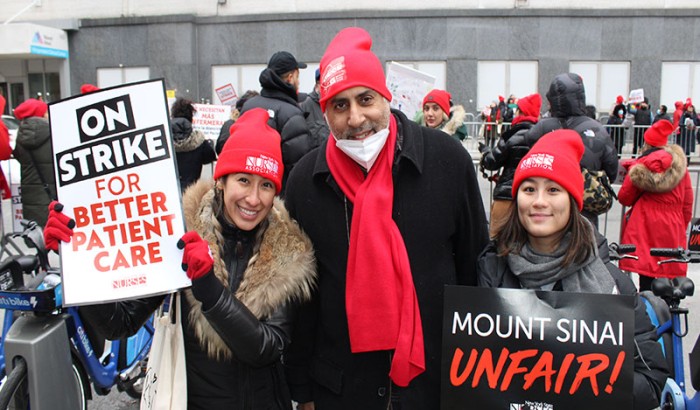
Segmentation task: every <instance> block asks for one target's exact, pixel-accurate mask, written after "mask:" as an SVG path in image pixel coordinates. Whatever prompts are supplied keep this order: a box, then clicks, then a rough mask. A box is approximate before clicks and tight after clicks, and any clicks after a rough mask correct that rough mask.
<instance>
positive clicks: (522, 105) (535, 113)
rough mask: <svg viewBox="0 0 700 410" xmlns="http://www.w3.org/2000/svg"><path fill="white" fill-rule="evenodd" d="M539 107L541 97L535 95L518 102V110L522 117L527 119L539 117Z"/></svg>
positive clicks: (540, 105)
mask: <svg viewBox="0 0 700 410" xmlns="http://www.w3.org/2000/svg"><path fill="white" fill-rule="evenodd" d="M541 107H542V97H541V96H540V95H539V94H537V93H535V94H530V95H528V96H525V97H523V98H521V99H519V100H518V110H520V113H521V114H522V115H525V116H528V117H535V118H537V117H539V116H540V108H541Z"/></svg>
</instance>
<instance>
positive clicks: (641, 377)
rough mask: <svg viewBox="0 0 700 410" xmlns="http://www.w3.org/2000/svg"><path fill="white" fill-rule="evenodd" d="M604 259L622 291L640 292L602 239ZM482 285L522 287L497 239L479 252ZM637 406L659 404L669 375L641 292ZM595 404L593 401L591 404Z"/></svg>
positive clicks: (637, 330) (636, 356)
mask: <svg viewBox="0 0 700 410" xmlns="http://www.w3.org/2000/svg"><path fill="white" fill-rule="evenodd" d="M597 235H598V239H599V240H598V244H599V246H600V247H601V250H602V251H603V252H601V255H603V257H601V259H602V260H603V262H605V263H606V266H607V268H608V270H609V271H610V275H611V276H612V277H613V279H614V280H615V283H616V284H617V287H618V289H619V290H620V293H621V294H624V295H637V289H636V288H635V286H634V283H632V281H631V280H630V278H629V277H628V276H627V275H625V274H623V273H622V272H621V271H620V270H619V269H618V268H617V266H615V265H613V264H612V263H610V262H609V261H608V260H607V255H608V249H607V241H605V240H604V238H603V240H602V241H601V240H600V238H601V235H599V234H597ZM479 286H483V287H490V288H511V289H520V288H522V286H521V284H520V281H519V280H518V278H517V277H516V276H515V275H514V274H513V272H512V271H511V270H510V268H509V267H508V263H507V261H506V257H503V256H498V254H497V251H496V243H495V242H491V243H489V245H488V246H487V247H486V249H484V251H483V252H482V254H481V255H480V256H479ZM634 339H635V353H634V385H633V394H634V409H635V410H649V409H653V408H655V407H658V405H659V398H660V396H661V390H662V389H663V387H664V384H665V383H666V378H667V377H669V374H668V368H667V366H666V360H665V358H664V355H663V352H662V350H661V346H660V345H659V343H658V342H657V341H656V339H657V337H656V329H655V328H654V326H653V325H652V324H651V321H650V320H649V316H648V315H647V312H646V307H645V305H644V302H642V301H641V299H640V298H639V296H637V297H636V298H635V303H634ZM591 407H594V404H591Z"/></svg>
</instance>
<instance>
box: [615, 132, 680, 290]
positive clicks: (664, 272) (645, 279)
mask: <svg viewBox="0 0 700 410" xmlns="http://www.w3.org/2000/svg"><path fill="white" fill-rule="evenodd" d="M673 129H674V128H673V124H671V123H670V122H669V121H666V120H662V121H659V122H657V123H656V124H654V125H653V126H652V127H651V128H650V129H649V131H647V132H646V134H644V146H643V147H642V155H641V156H640V157H639V158H637V159H636V160H630V161H626V162H624V163H623V164H622V165H623V166H624V167H625V168H626V169H627V170H628V173H627V175H626V176H625V180H624V181H623V183H622V187H621V188H620V192H619V193H618V194H617V197H618V200H619V201H620V203H621V204H622V205H624V206H628V207H631V208H630V209H629V210H628V211H627V213H626V214H625V221H624V223H623V228H622V239H621V241H622V243H629V244H634V245H636V246H637V252H636V254H637V256H638V257H639V260H632V259H623V260H621V261H620V268H621V269H623V270H627V271H631V272H636V273H638V274H639V290H640V291H642V290H648V289H650V288H651V282H652V280H653V279H654V278H658V277H666V278H672V277H675V276H685V274H686V272H687V266H686V265H685V264H682V263H668V264H663V265H659V264H657V261H659V260H660V258H658V257H655V256H651V255H649V249H650V248H676V247H682V248H685V246H686V229H687V227H688V223H689V222H690V219H691V218H692V216H693V188H692V185H691V183H690V176H689V175H688V169H687V165H686V158H685V153H684V152H683V149H682V148H681V147H680V146H678V145H676V144H668V136H669V135H670V134H671V133H672V132H673Z"/></svg>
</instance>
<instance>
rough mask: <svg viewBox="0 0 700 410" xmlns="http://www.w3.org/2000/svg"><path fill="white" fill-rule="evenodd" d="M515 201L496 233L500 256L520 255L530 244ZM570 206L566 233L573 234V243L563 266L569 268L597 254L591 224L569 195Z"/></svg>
mask: <svg viewBox="0 0 700 410" xmlns="http://www.w3.org/2000/svg"><path fill="white" fill-rule="evenodd" d="M513 201H514V202H515V203H514V204H513V206H511V207H510V213H509V214H508V219H507V220H506V222H505V223H504V224H503V226H502V227H501V230H499V231H498V232H497V233H496V238H495V239H496V243H497V251H498V255H499V256H506V255H508V254H510V253H516V254H518V253H520V251H521V250H522V248H523V246H525V244H526V243H527V242H528V236H527V231H526V230H525V227H524V226H523V224H521V223H520V218H519V217H518V206H517V196H516V198H514V199H513ZM569 206H570V207H571V213H570V216H569V222H568V223H567V224H566V227H565V228H564V232H565V233H571V243H569V248H568V249H567V250H566V253H565V254H564V260H563V262H562V265H563V266H569V265H571V264H572V263H574V262H575V263H576V264H582V263H583V262H585V261H586V260H588V258H589V257H590V256H591V254H592V253H595V247H596V242H595V238H594V237H593V235H591V225H590V222H588V220H587V219H586V217H584V216H583V215H581V212H580V211H579V210H578V204H577V203H576V201H575V200H574V198H573V197H572V196H571V195H569Z"/></svg>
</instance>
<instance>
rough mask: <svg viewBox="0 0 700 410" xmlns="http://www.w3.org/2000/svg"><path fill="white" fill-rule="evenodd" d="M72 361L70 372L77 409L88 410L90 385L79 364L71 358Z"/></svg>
mask: <svg viewBox="0 0 700 410" xmlns="http://www.w3.org/2000/svg"><path fill="white" fill-rule="evenodd" d="M72 359H73V360H72V362H73V363H72V365H71V370H73V377H75V388H76V395H77V396H76V397H78V409H80V410H88V397H89V394H90V390H89V389H90V383H89V382H88V378H87V376H86V374H85V372H84V371H83V368H82V366H81V365H80V362H79V361H78V360H77V359H76V358H75V357H73V358H72Z"/></svg>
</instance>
